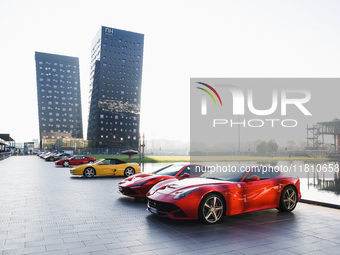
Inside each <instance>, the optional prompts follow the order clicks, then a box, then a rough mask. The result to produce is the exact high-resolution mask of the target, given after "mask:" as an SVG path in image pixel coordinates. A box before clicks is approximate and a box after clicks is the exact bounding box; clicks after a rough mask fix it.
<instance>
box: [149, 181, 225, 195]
mask: <svg viewBox="0 0 340 255" xmlns="http://www.w3.org/2000/svg"><path fill="white" fill-rule="evenodd" d="M228 183H231V182H227V181H222V180H215V179H208V178H188V179H183V180H177V179H173V180H171V181H166V182H162V183H159V184H157V185H156V186H154V187H153V188H152V189H151V190H150V194H153V193H154V192H156V191H157V192H158V193H161V194H171V193H177V192H180V191H182V190H185V189H189V188H194V187H198V186H202V185H212V184H213V185H218V184H228Z"/></svg>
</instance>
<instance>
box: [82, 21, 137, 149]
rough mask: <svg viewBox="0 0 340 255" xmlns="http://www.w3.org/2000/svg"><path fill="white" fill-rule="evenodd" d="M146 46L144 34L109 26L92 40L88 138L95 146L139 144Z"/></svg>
mask: <svg viewBox="0 0 340 255" xmlns="http://www.w3.org/2000/svg"><path fill="white" fill-rule="evenodd" d="M143 47H144V35H143V34H139V33H133V32H128V31H124V30H119V29H114V28H109V27H101V29H100V30H99V32H98V33H97V35H96V37H95V39H94V40H93V42H92V55H91V73H90V98H89V101H90V103H89V107H90V109H89V118H88V130H87V139H88V140H90V141H91V144H92V147H94V148H116V149H117V150H120V149H137V148H138V135H139V120H140V100H141V85H142V67H143Z"/></svg>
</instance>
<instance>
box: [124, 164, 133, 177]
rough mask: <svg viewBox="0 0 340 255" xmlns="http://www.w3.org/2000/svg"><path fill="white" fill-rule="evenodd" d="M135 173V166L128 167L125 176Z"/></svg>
mask: <svg viewBox="0 0 340 255" xmlns="http://www.w3.org/2000/svg"><path fill="white" fill-rule="evenodd" d="M133 174H135V169H133V167H130V166H129V167H127V168H126V169H125V171H124V176H125V177H129V176H131V175H133Z"/></svg>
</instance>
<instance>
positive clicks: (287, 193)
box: [277, 185, 298, 212]
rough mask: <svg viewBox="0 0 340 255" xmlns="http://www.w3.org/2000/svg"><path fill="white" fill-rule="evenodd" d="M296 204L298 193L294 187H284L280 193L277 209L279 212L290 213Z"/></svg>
mask: <svg viewBox="0 0 340 255" xmlns="http://www.w3.org/2000/svg"><path fill="white" fill-rule="evenodd" d="M297 202H298V193H297V190H296V188H295V187H294V186H292V185H289V186H287V187H285V188H284V189H283V191H282V193H281V198H280V205H279V208H277V209H278V210H279V211H280V212H291V211H293V210H294V209H295V207H296V204H297Z"/></svg>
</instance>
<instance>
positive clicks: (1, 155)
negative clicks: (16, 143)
mask: <svg viewBox="0 0 340 255" xmlns="http://www.w3.org/2000/svg"><path fill="white" fill-rule="evenodd" d="M9 156H11V153H10V152H0V160H2V159H5V158H8V157H9Z"/></svg>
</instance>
